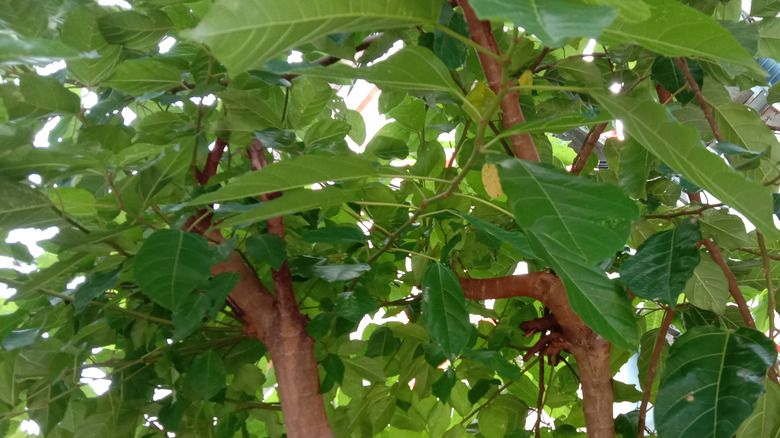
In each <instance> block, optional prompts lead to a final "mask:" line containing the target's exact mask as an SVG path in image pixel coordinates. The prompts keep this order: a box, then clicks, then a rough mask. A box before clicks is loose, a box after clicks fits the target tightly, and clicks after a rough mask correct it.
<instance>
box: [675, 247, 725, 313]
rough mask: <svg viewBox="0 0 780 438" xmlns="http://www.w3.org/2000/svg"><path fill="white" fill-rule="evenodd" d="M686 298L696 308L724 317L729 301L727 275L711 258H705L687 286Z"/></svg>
mask: <svg viewBox="0 0 780 438" xmlns="http://www.w3.org/2000/svg"><path fill="white" fill-rule="evenodd" d="M684 292H685V297H686V298H688V301H690V302H691V303H692V304H693V305H694V306H696V307H698V308H700V309H704V310H710V311H712V312H715V313H716V314H718V315H723V313H724V312H725V311H726V303H727V302H728V300H729V296H730V293H729V284H728V280H727V279H726V274H724V273H723V270H722V269H721V268H720V266H718V264H717V263H715V262H714V261H712V259H711V258H709V257H704V258H703V259H702V260H701V263H700V264H699V266H697V267H696V269H694V271H693V276H692V277H691V278H690V280H688V283H687V284H686V285H685V291H684Z"/></svg>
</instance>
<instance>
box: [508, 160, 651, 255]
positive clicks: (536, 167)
mask: <svg viewBox="0 0 780 438" xmlns="http://www.w3.org/2000/svg"><path fill="white" fill-rule="evenodd" d="M499 175H500V177H501V186H502V187H503V189H504V192H505V193H506V194H507V196H508V197H509V203H510V205H511V207H512V211H513V212H514V214H515V219H516V220H517V223H518V225H520V227H521V228H522V229H523V231H525V232H528V233H533V234H536V235H544V236H545V238H547V239H551V240H555V241H556V242H558V244H559V245H561V246H564V247H566V248H568V250H569V251H571V252H572V253H574V254H576V255H577V256H579V257H580V258H581V259H582V260H583V261H584V262H586V263H588V264H591V265H592V264H595V263H598V262H600V261H602V260H605V259H607V258H610V257H612V256H613V255H614V254H615V252H616V251H618V250H620V249H621V248H622V247H623V245H624V244H625V242H626V239H628V235H629V234H630V232H631V221H632V220H635V219H637V218H638V215H639V212H638V209H637V207H636V205H635V204H634V202H633V201H632V200H631V199H630V198H628V197H627V196H626V194H625V193H623V191H622V190H620V188H618V187H615V186H613V185H609V184H603V183H598V182H595V181H593V180H590V179H587V178H578V177H575V176H572V175H571V174H567V173H565V172H563V171H561V170H559V169H556V168H553V167H550V166H547V165H543V164H537V163H531V162H524V161H520V160H514V159H510V160H504V161H502V162H500V163H499Z"/></svg>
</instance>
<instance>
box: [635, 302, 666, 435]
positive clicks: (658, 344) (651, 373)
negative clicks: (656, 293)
mask: <svg viewBox="0 0 780 438" xmlns="http://www.w3.org/2000/svg"><path fill="white" fill-rule="evenodd" d="M673 318H674V310H672V309H670V308H667V309H666V314H665V315H664V319H663V321H662V322H661V327H659V329H658V338H657V340H656V341H655V348H653V354H652V356H650V363H649V364H648V368H647V376H645V384H644V385H643V386H642V390H643V392H642V404H641V405H640V407H639V423H638V426H637V430H638V435H637V436H638V438H644V436H645V416H646V415H647V404H648V403H649V402H650V393H651V392H652V388H653V381H654V380H655V372H656V369H657V368H658V361H659V360H660V359H661V353H662V352H663V350H664V345H665V344H666V333H667V332H668V331H669V326H670V325H671V324H672V319H673Z"/></svg>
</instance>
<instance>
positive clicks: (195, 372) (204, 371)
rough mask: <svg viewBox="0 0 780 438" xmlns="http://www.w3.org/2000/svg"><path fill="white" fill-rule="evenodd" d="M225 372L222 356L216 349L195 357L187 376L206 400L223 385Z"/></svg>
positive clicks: (193, 386) (225, 376)
mask: <svg viewBox="0 0 780 438" xmlns="http://www.w3.org/2000/svg"><path fill="white" fill-rule="evenodd" d="M226 374H227V373H226V371H225V364H224V363H222V357H220V355H219V353H217V352H216V351H214V350H210V351H207V352H206V353H203V354H201V355H199V356H197V357H195V359H194V360H193V361H192V364H191V365H190V368H189V371H188V372H187V377H188V378H189V380H190V383H191V385H192V388H194V389H195V391H197V392H198V393H200V395H201V396H203V398H204V399H206V400H208V399H210V398H211V397H213V396H214V395H216V394H217V393H218V392H219V391H220V390H221V389H222V388H224V387H225V383H226V378H227V375H226Z"/></svg>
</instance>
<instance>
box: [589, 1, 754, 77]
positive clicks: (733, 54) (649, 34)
mask: <svg viewBox="0 0 780 438" xmlns="http://www.w3.org/2000/svg"><path fill="white" fill-rule="evenodd" d="M645 3H647V4H648V5H649V6H650V9H651V15H650V17H649V18H648V19H647V20H645V21H642V22H639V23H637V22H634V21H629V20H624V19H621V17H618V18H617V19H616V20H615V22H614V23H612V24H611V25H610V26H607V28H606V29H604V32H602V37H601V38H600V41H601V42H603V43H605V44H620V43H637V44H640V45H642V46H644V47H646V48H648V49H650V50H654V51H656V52H658V53H661V54H663V55H667V56H687V57H692V58H697V57H703V58H711V59H717V60H720V61H726V62H730V63H733V64H737V65H741V66H744V67H747V68H748V69H749V70H750V71H751V72H753V73H755V74H760V75H761V76H764V75H765V74H766V72H764V71H763V69H762V68H761V66H760V65H759V64H758V62H756V60H755V59H754V58H753V56H752V55H751V54H750V53H748V52H747V51H746V50H745V49H743V48H742V46H741V45H740V44H739V42H738V41H737V40H736V39H734V37H733V36H732V35H731V33H730V32H729V31H728V30H726V29H725V28H724V27H723V26H721V25H720V24H718V22H717V21H715V19H713V18H712V17H708V16H706V15H704V14H702V13H701V12H699V11H697V10H695V9H693V8H691V7H689V6H686V5H683V4H681V3H679V2H676V1H674V0H646V1H645ZM670 91H672V92H673V91H674V90H670Z"/></svg>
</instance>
